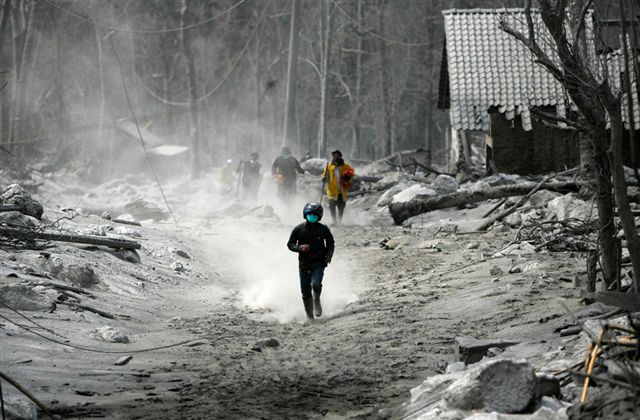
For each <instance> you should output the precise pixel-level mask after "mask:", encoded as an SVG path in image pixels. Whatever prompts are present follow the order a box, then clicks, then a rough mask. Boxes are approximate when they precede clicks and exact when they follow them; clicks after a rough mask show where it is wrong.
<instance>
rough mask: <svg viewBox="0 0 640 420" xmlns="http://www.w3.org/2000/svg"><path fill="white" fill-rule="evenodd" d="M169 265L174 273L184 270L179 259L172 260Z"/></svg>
mask: <svg viewBox="0 0 640 420" xmlns="http://www.w3.org/2000/svg"><path fill="white" fill-rule="evenodd" d="M169 267H171V269H172V270H173V271H175V272H176V273H182V272H184V271H185V269H184V265H182V263H181V262H180V261H174V262H172V263H171V265H170V266H169Z"/></svg>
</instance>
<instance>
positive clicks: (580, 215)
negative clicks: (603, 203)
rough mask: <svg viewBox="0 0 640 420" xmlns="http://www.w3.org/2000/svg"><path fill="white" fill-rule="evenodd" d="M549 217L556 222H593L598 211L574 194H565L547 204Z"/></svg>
mask: <svg viewBox="0 0 640 420" xmlns="http://www.w3.org/2000/svg"><path fill="white" fill-rule="evenodd" d="M547 209H548V210H549V216H550V217H553V216H555V217H556V219H557V220H565V219H580V220H584V221H589V220H595V219H596V217H597V216H598V211H597V209H596V207H595V205H593V204H592V203H588V202H586V201H584V200H582V199H581V198H579V197H578V196H577V195H576V194H566V195H562V196H560V197H557V198H554V199H553V200H551V201H549V203H548V204H547Z"/></svg>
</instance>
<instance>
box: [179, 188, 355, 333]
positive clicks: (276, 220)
mask: <svg viewBox="0 0 640 420" xmlns="http://www.w3.org/2000/svg"><path fill="white" fill-rule="evenodd" d="M269 178H270V177H268V176H265V177H264V182H263V186H262V188H261V198H260V199H259V200H258V202H257V203H254V204H253V207H254V208H264V206H270V207H271V208H273V210H274V214H275V217H273V216H242V217H238V218H234V219H225V220H224V221H220V223H215V224H214V225H212V228H213V230H214V232H215V235H214V236H206V237H203V238H201V239H200V240H201V242H202V244H203V247H205V248H206V249H207V252H208V253H210V254H211V255H212V256H214V257H215V261H217V263H216V264H220V265H224V272H225V273H224V274H223V276H224V277H225V278H226V280H227V281H228V282H229V286H228V287H230V288H232V289H234V290H235V291H237V298H238V299H237V304H238V305H240V306H241V307H242V308H245V309H249V310H250V311H251V316H252V317H254V318H257V319H259V320H264V321H277V322H281V323H285V322H303V321H304V320H305V319H306V318H305V315H304V310H303V306H302V298H301V293H300V283H299V277H298V259H297V258H298V256H297V254H296V253H293V252H291V251H289V249H288V248H287V246H286V244H287V241H288V239H289V235H290V233H291V230H292V229H293V227H294V226H295V225H297V224H299V223H301V222H303V218H302V208H303V207H304V204H305V203H306V202H307V201H313V200H319V198H320V196H319V187H318V191H317V194H316V193H315V191H311V192H307V193H299V195H298V196H297V197H296V199H295V200H294V201H292V202H291V203H289V204H286V205H285V204H284V203H282V202H281V201H279V200H278V199H277V198H276V197H275V185H272V184H273V183H272V182H270V179H269ZM303 195H304V196H308V197H309V198H306V199H305V198H304V197H303ZM316 195H317V197H315V196H316ZM325 202H326V201H325ZM204 203H207V204H206V206H207V207H208V208H209V209H211V208H215V209H218V210H219V209H222V208H224V207H225V206H226V207H228V208H232V207H233V206H234V205H238V204H239V203H241V202H238V201H235V200H234V199H230V198H226V200H225V198H224V197H221V196H217V197H215V196H209V199H203V198H201V199H200V200H198V204H199V205H204ZM245 204H246V203H245ZM190 207H191V210H192V211H196V208H195V207H197V206H196V203H194V202H191V203H190ZM325 207H327V206H326V205H325ZM199 212H202V209H200V211H199ZM266 214H269V212H268V211H267V212H266ZM322 221H323V222H324V223H330V221H331V217H330V214H329V211H328V208H325V216H324V217H323V219H322ZM352 221H355V222H366V221H367V219H366V218H364V217H362V215H358V214H355V213H353V214H349V213H348V212H347V213H346V214H345V222H346V223H348V224H350V223H351V222H352ZM329 225H330V224H329ZM330 227H331V225H330ZM331 228H332V233H333V235H334V237H335V239H336V251H335V255H334V258H333V261H332V263H331V264H330V265H329V267H327V269H326V270H325V276H324V281H323V291H322V302H323V309H324V314H323V317H322V318H320V319H323V318H329V317H331V316H335V315H336V314H338V313H339V312H340V311H342V310H343V309H344V308H345V306H346V305H347V304H349V303H351V302H354V301H356V300H357V298H358V295H359V293H361V292H362V290H363V284H364V281H363V279H361V278H359V274H357V273H360V272H362V270H361V269H362V264H363V262H362V261H354V260H352V259H350V258H349V257H347V255H346V253H345V252H344V249H343V245H342V242H344V241H343V239H345V237H346V234H345V233H344V232H343V231H342V230H341V228H340V227H331ZM212 261H213V259H212ZM212 263H213V262H212Z"/></svg>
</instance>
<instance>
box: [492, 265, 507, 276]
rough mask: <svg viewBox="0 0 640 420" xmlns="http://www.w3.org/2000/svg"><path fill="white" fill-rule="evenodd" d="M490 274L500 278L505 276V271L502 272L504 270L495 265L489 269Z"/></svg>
mask: <svg viewBox="0 0 640 420" xmlns="http://www.w3.org/2000/svg"><path fill="white" fill-rule="evenodd" d="M489 274H491V275H492V276H499V275H501V274H504V271H503V270H502V268H500V267H498V266H497V265H494V266H493V267H491V268H490V269H489Z"/></svg>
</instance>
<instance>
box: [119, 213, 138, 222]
mask: <svg viewBox="0 0 640 420" xmlns="http://www.w3.org/2000/svg"><path fill="white" fill-rule="evenodd" d="M118 220H122V221H124V222H135V221H136V218H135V217H133V215H131V214H129V213H124V214H121V215H120V216H118Z"/></svg>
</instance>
